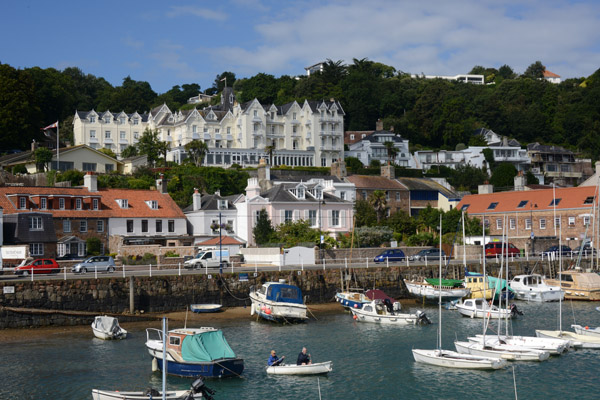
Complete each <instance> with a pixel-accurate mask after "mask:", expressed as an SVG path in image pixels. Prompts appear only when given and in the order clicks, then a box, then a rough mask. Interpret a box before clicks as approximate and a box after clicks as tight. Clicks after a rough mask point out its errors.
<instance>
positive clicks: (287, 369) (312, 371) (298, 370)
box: [267, 361, 333, 375]
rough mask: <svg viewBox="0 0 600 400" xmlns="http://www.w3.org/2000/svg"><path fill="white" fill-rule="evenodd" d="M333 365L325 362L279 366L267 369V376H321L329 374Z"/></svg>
mask: <svg viewBox="0 0 600 400" xmlns="http://www.w3.org/2000/svg"><path fill="white" fill-rule="evenodd" d="M332 364H333V363H332V362H331V361H325V362H320V363H314V364H305V365H295V364H281V365H271V366H268V367H267V374H272V375H322V374H327V373H329V372H331V370H332V369H333V368H332V366H331V365H332Z"/></svg>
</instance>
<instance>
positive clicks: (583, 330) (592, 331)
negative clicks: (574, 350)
mask: <svg viewBox="0 0 600 400" xmlns="http://www.w3.org/2000/svg"><path fill="white" fill-rule="evenodd" d="M571 328H573V330H574V331H575V333H577V334H578V335H584V336H592V337H598V338H600V328H590V327H589V326H581V325H571Z"/></svg>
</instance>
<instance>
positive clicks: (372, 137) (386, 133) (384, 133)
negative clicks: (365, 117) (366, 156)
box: [362, 130, 402, 146]
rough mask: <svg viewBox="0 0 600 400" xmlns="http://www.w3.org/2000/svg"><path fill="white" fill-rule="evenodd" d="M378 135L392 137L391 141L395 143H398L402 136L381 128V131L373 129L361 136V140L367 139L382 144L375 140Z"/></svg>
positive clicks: (382, 143)
mask: <svg viewBox="0 0 600 400" xmlns="http://www.w3.org/2000/svg"><path fill="white" fill-rule="evenodd" d="M380 136H388V137H391V138H392V141H393V142H395V143H400V142H402V136H400V135H397V134H395V133H394V132H390V131H386V130H382V131H373V133H371V134H369V135H367V136H365V137H364V138H362V140H366V141H369V142H371V143H379V144H381V145H382V146H383V145H384V142H379V141H378V140H377V138H378V137H380Z"/></svg>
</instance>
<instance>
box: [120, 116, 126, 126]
mask: <svg viewBox="0 0 600 400" xmlns="http://www.w3.org/2000/svg"><path fill="white" fill-rule="evenodd" d="M119 123H120V124H121V125H123V124H124V123H125V117H119Z"/></svg>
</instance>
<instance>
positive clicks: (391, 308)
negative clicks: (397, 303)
mask: <svg viewBox="0 0 600 400" xmlns="http://www.w3.org/2000/svg"><path fill="white" fill-rule="evenodd" d="M383 304H385V308H386V309H387V311H388V312H389V313H393V312H394V306H392V302H391V301H390V299H383Z"/></svg>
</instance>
